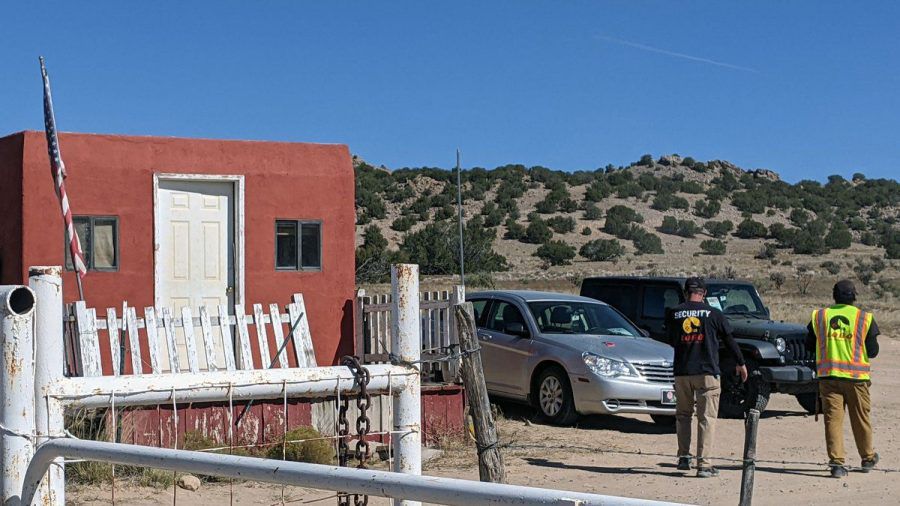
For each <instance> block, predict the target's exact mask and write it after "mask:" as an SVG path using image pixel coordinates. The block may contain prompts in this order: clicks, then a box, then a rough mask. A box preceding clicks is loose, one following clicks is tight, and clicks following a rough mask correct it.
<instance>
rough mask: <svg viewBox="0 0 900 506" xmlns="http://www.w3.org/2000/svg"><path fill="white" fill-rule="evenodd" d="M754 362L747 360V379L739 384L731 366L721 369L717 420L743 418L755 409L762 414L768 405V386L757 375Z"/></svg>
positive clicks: (738, 377)
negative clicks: (720, 391)
mask: <svg viewBox="0 0 900 506" xmlns="http://www.w3.org/2000/svg"><path fill="white" fill-rule="evenodd" d="M756 370H757V365H756V362H755V361H753V360H750V359H747V372H748V373H749V377H748V378H747V382H746V383H741V378H740V376H738V375H737V373H735V371H734V367H733V366H727V365H726V366H724V368H723V369H722V383H721V385H722V393H721V395H720V396H719V418H737V419H741V418H744V417H745V416H746V414H747V412H748V411H750V410H751V409H755V410H757V411H759V412H760V413H762V412H763V411H765V409H766V405H767V404H768V403H769V393H770V392H771V389H770V387H769V384H768V383H767V382H766V381H765V380H763V379H762V377H761V376H760V375H759V374H754V372H756Z"/></svg>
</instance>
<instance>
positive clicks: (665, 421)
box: [650, 415, 675, 427]
mask: <svg viewBox="0 0 900 506" xmlns="http://www.w3.org/2000/svg"><path fill="white" fill-rule="evenodd" d="M650 418H652V419H653V423H655V424H656V425H659V426H661V427H674V426H675V417H674V416H670V415H650Z"/></svg>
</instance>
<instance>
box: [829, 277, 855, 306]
mask: <svg viewBox="0 0 900 506" xmlns="http://www.w3.org/2000/svg"><path fill="white" fill-rule="evenodd" d="M831 294H832V295H833V296H834V300H835V301H849V302H853V301H855V300H856V286H855V285H854V284H853V281H850V280H849V279H842V280H840V281H838V282H837V283H835V284H834V289H832V291H831Z"/></svg>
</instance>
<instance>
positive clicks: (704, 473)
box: [697, 467, 719, 478]
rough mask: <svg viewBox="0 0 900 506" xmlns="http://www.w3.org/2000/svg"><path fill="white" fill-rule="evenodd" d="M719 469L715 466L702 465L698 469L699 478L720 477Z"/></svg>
mask: <svg viewBox="0 0 900 506" xmlns="http://www.w3.org/2000/svg"><path fill="white" fill-rule="evenodd" d="M718 476H719V470H718V469H716V468H715V467H701V468H700V469H697V478H718Z"/></svg>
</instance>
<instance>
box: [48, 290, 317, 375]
mask: <svg viewBox="0 0 900 506" xmlns="http://www.w3.org/2000/svg"><path fill="white" fill-rule="evenodd" d="M252 309H253V310H252V313H251V314H246V311H245V309H244V306H243V305H242V304H235V306H234V313H233V314H229V312H228V310H227V308H226V307H225V306H224V305H219V306H217V308H216V310H217V312H216V314H215V315H214V314H212V313H211V311H210V309H209V308H208V307H207V306H201V307H200V308H198V310H197V312H196V314H197V316H195V315H194V314H195V313H194V312H192V311H191V308H189V307H183V308H181V309H180V311H178V312H174V311H172V310H170V309H169V308H167V307H161V308H154V307H145V308H144V311H143V317H139V316H138V314H137V308H134V307H129V306H128V305H127V303H125V304H123V307H122V316H121V317H119V316H118V314H117V312H116V308H108V309H106V316H105V317H98V315H97V310H96V309H94V308H88V307H86V306H85V303H84V302H83V301H81V302H76V303H74V304H69V305H68V308H67V314H68V320H69V322H70V326H69V332H68V338H67V339H66V344H67V354H68V357H67V358H68V362H69V364H70V367H72V368H73V369H74V370H72V371H71V374H70V376H101V375H103V374H104V373H106V374H112V375H114V376H119V375H126V374H132V375H141V374H159V373H163V372H171V373H179V372H182V371H183V372H194V373H195V372H200V371H210V372H213V371H219V370H226V371H234V370H253V369H270V368H281V369H286V368H289V367H316V366H317V363H316V356H315V353H314V350H313V344H312V336H311V335H310V331H309V321H308V319H307V317H306V307H305V305H304V302H303V295H302V294H299V293H298V294H295V295H294V296H293V299H292V302H291V303H290V304H288V305H287V306H286V307H285V308H284V310H283V311H282V310H281V309H280V308H279V306H278V305H277V304H269V305H268V306H266V307H264V306H263V305H262V304H254V305H253V307H252ZM251 328H252V329H253V334H254V337H253V338H251ZM101 331H103V332H101ZM198 335H199V339H198ZM251 339H252V342H251ZM101 343H102V344H101ZM102 345H106V346H108V348H107V349H108V350H109V356H110V360H109V364H110V366H109V368H110V370H107V371H104V370H103V361H102V360H101V346H102Z"/></svg>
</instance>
